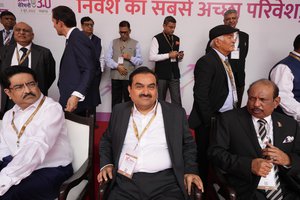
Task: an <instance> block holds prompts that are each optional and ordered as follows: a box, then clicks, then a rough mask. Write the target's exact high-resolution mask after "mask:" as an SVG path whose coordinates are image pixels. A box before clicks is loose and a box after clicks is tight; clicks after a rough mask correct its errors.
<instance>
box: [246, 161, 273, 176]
mask: <svg viewBox="0 0 300 200" xmlns="http://www.w3.org/2000/svg"><path fill="white" fill-rule="evenodd" d="M272 167H273V165H272V161H271V160H266V159H262V158H256V159H253V160H252V163H251V171H252V173H253V174H255V175H257V176H263V177H266V176H267V175H268V174H269V173H270V171H271V169H272Z"/></svg>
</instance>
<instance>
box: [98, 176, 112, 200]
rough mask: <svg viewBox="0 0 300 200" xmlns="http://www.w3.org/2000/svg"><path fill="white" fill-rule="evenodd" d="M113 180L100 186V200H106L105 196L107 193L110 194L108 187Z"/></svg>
mask: <svg viewBox="0 0 300 200" xmlns="http://www.w3.org/2000/svg"><path fill="white" fill-rule="evenodd" d="M110 181H111V180H108V181H105V182H101V183H100V184H99V200H104V194H105V193H106V192H108V191H107V190H108V186H109V184H110Z"/></svg>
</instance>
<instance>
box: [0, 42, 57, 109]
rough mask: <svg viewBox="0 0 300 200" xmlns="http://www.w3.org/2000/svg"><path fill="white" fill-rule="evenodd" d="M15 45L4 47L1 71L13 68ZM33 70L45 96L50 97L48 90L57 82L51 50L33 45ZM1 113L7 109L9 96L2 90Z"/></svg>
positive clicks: (1, 53) (1, 56)
mask: <svg viewBox="0 0 300 200" xmlns="http://www.w3.org/2000/svg"><path fill="white" fill-rule="evenodd" d="M16 46H17V45H16V44H15V45H9V46H6V47H3V48H2V49H1V51H0V58H1V64H0V69H1V70H4V69H5V68H7V67H10V66H11V60H12V57H13V54H14V51H15V48H16ZM30 54H31V69H33V71H34V72H35V73H36V75H37V79H38V85H39V88H40V90H41V92H42V93H43V94H44V95H46V96H47V95H48V90H49V88H50V87H51V85H52V83H53V82H54V80H55V77H56V75H55V60H54V58H53V56H52V53H51V51H50V50H49V49H47V48H45V47H42V46H39V45H36V44H34V43H32V45H31V53H30ZM1 92H2V97H1V111H2V112H5V110H3V109H4V108H5V104H6V102H7V96H6V94H5V93H4V91H3V90H2V91H1Z"/></svg>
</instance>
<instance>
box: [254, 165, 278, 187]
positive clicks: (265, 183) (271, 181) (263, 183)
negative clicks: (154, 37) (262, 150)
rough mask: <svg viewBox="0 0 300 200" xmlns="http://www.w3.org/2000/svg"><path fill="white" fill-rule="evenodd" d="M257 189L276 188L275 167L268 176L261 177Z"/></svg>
mask: <svg viewBox="0 0 300 200" xmlns="http://www.w3.org/2000/svg"><path fill="white" fill-rule="evenodd" d="M257 189H260V190H274V189H276V180H275V171H274V167H273V168H272V169H271V171H270V173H269V174H268V175H267V176H266V177H261V178H260V181H259V183H258V186H257Z"/></svg>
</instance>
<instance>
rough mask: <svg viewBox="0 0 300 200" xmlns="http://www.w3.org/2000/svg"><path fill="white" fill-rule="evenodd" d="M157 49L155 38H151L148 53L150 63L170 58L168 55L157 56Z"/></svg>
mask: <svg viewBox="0 0 300 200" xmlns="http://www.w3.org/2000/svg"><path fill="white" fill-rule="evenodd" d="M158 48H159V44H158V41H157V39H156V37H153V39H152V42H151V46H150V52H149V60H150V61H154V62H157V61H162V60H167V59H169V58H170V56H169V53H163V54H158Z"/></svg>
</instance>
